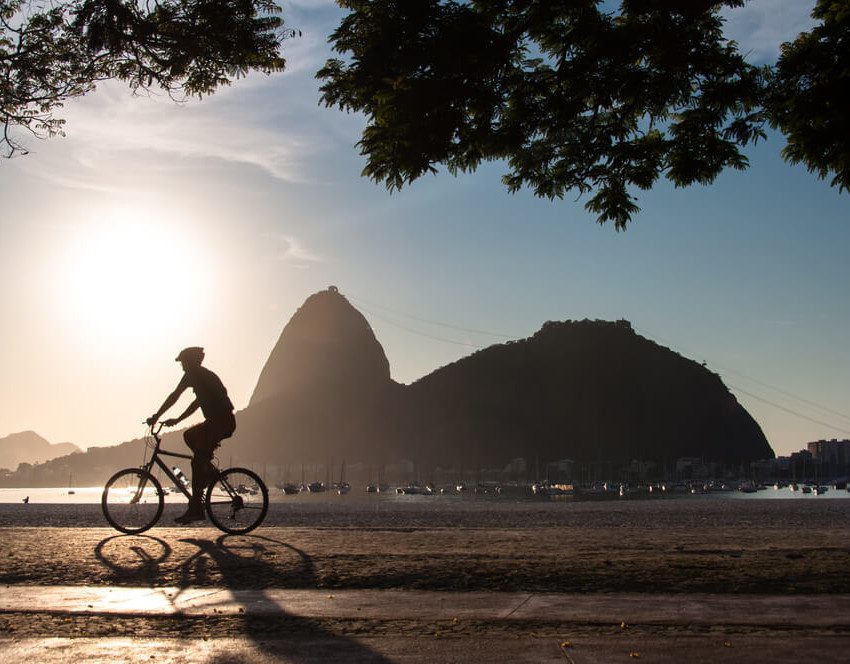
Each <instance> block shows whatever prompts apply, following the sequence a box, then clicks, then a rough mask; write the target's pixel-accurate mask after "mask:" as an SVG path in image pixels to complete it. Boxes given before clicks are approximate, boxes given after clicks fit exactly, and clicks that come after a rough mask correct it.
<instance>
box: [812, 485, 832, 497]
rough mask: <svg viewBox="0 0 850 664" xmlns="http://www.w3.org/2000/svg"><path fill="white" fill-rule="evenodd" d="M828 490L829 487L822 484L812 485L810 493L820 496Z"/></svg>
mask: <svg viewBox="0 0 850 664" xmlns="http://www.w3.org/2000/svg"><path fill="white" fill-rule="evenodd" d="M828 490H829V487H826V486H823V485H815V486H813V487H812V493H813V494H815V495H816V496H821V495H823V494H825V493H826V492H827V491H828Z"/></svg>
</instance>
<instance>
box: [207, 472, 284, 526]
mask: <svg viewBox="0 0 850 664" xmlns="http://www.w3.org/2000/svg"><path fill="white" fill-rule="evenodd" d="M206 507H207V514H208V515H209V517H210V521H212V522H213V523H214V524H215V526H216V527H217V528H219V529H220V530H223V531H224V532H226V533H230V534H231V535H242V534H244V533H247V532H250V531H252V530H254V528H256V527H257V526H259V525H260V524H261V523H262V522H263V519H265V518H266V512H268V510H269V490H268V489H267V488H266V485H265V484H263V480H261V479H260V477H259V475H257V474H256V473H255V472H253V471H251V470H248V469H247V468H228V469H227V470H223V471H221V473H219V475H218V478H217V479H216V480H215V481H214V482H213V483H212V484H210V485H209V487H208V488H207V499H206Z"/></svg>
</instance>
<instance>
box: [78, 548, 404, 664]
mask: <svg viewBox="0 0 850 664" xmlns="http://www.w3.org/2000/svg"><path fill="white" fill-rule="evenodd" d="M178 542H179V543H180V544H186V545H190V546H192V547H194V548H195V551H194V552H193V553H192V554H191V555H190V556H188V557H187V558H186V559H185V560H183V561H181V562H179V563H177V570H176V571H177V579H178V582H177V584H176V585H177V586H178V591H177V593H176V594H175V596H174V598H172V601H174V600H176V599H177V598H179V596H180V594H181V590H180V589H185V588H192V587H198V586H212V585H214V586H215V587H216V588H219V589H221V588H224V589H229V590H234V591H235V590H241V589H245V588H246V587H253V588H255V589H257V592H256V593H254V595H253V597H252V602H251V607H250V608H251V609H253V610H252V611H249V610H248V607H245V611H244V612H240V613H239V614H238V615H234V616H228V620H232V621H238V625H237V626H236V628H235V629H236V631H238V634H239V636H242V637H247V638H248V639H250V640H251V641H252V642H253V644H254V646H255V648H257V649H258V650H259V651H260V652H261V653H262V654H263V655H264V656H265V657H266V658H269V659H271V660H272V661H274V660H275V659H280V660H281V661H286V662H293V663H303V664H306V663H307V662H316V661H320V660H324V659H326V657H322V656H321V654H320V653H318V652H316V650H315V649H314V648H311V647H309V643H312V644H316V643H321V644H322V649H323V650H326V651H327V652H328V654H331V653H332V654H333V657H334V658H341V659H342V660H345V661H353V662H372V663H374V664H384V663H387V664H388V663H389V661H390V660H388V659H386V658H385V657H384V656H382V655H381V654H379V653H377V652H375V651H374V650H371V649H370V648H368V647H366V646H364V645H363V644H362V643H360V642H359V641H357V640H355V639H352V638H348V637H346V636H343V635H340V634H338V633H335V632H333V631H331V630H329V629H328V628H327V627H326V626H324V625H323V624H321V622H319V621H317V620H314V619H308V618H302V617H299V616H295V615H291V614H287V613H284V612H283V611H281V610H279V608H278V605H277V603H276V602H274V601H273V600H272V599H271V598H269V597H267V596H266V595H265V594H264V593H263V588H269V587H278V588H279V587H281V586H284V587H285V586H287V585H293V584H294V583H296V582H297V585H298V586H299V587H301V588H316V586H317V583H316V581H317V579H316V575H315V571H314V567H313V562H312V560H311V559H310V557H309V556H308V555H307V554H306V553H304V552H303V551H301V550H300V549H297V548H296V547H293V546H292V545H290V544H287V543H285V542H281V541H278V540H275V539H272V538H269V537H264V536H260V535H245V536H233V535H221V536H219V537H218V538H216V539H215V540H211V539H205V538H183V539H180V540H178ZM282 550H283V551H285V552H286V553H288V554H290V555H292V556H293V557H294V560H295V561H296V562H295V564H294V565H291V566H288V567H287V568H286V569H285V570H282V569H281V568H280V567H278V568H275V566H273V565H272V564H270V563H269V562H268V559H270V558H271V559H273V558H275V557H277V556H279V555H280V553H281V551H282ZM94 553H95V556H96V557H97V559H98V560H99V561H100V562H101V563H102V564H103V565H105V566H106V567H107V568H109V570H110V571H111V572H112V574H113V578H114V580H115V581H116V582H117V583H121V584H124V585H126V584H128V582H133V583H139V584H144V585H150V586H157V585H165V584H164V583H163V582H164V581H166V580H167V579H168V578H170V577H171V573H165V572H164V570H163V567H164V565H165V564H166V563H168V562H171V563H172V564H174V562H175V561H170V560H169V559H170V558H171V557H172V556H173V555H174V551H173V547H172V546H170V545H169V544H168V543H167V542H165V541H164V540H162V539H159V538H157V537H150V536H138V535H136V536H128V535H118V536H113V537H108V538H106V539H104V540H102V541H101V542H99V543H98V544H97V546H96V547H95V551H94ZM276 577H278V578H277V579H276ZM281 577H282V578H281ZM275 580H277V581H278V583H274V582H275ZM246 581H247V583H246ZM176 619H177V620H180V619H181V618H180V617H179V616H178V617H177V618H176ZM187 629H191V625H190V624H189V623H187ZM230 629H231V630H232V629H234V626H233V625H232V624H231V625H230ZM197 636H198V635H194V634H187V635H186V638H189V639H191V638H194V637H197ZM302 637H309V643H308V642H307V641H305V639H304V638H302ZM268 641H273V645H272V644H269V643H267V642H268ZM249 661H251V662H253V661H254V660H253V659H252V658H251V656H250V654H249V655H242V654H232V655H231V654H219V655H214V656H212V658H211V659H210V660H209V663H210V664H242V663H243V662H244V663H245V664H247V663H248V662H249Z"/></svg>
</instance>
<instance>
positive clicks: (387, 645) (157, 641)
mask: <svg viewBox="0 0 850 664" xmlns="http://www.w3.org/2000/svg"><path fill="white" fill-rule="evenodd" d="M0 621H2V626H3V627H4V629H3V630H2V631H0V652H2V653H3V654H4V661H10V662H19V661H20V662H23V661H32V662H45V663H47V664H51V663H53V662H56V663H58V662H67V661H85V662H109V663H110V664H111V663H112V662H138V661H143V660H146V661H154V660H156V661H159V662H163V661H165V662H210V663H212V664H237V663H240V662H246V663H247V662H251V663H252V664H254V663H266V662H293V663H298V664H308V663H309V664H311V663H313V662H329V661H331V662H332V661H345V662H354V663H357V662H380V663H385V662H386V663H389V662H400V663H408V662H432V661H433V662H473V661H474V662H480V661H503V662H547V661H552V662H555V661H560V662H564V661H567V662H572V663H573V664H579V663H585V662H616V661H623V662H630V661H635V660H641V661H651V662H682V661H688V662H689V664H698V663H699V662H706V663H707V662H712V663H715V662H747V663H748V664H750V663H752V662H773V661H779V660H781V659H791V660H792V661H817V662H846V661H847V659H848V658H847V654H848V652H850V595H807V596H775V595H774V596H745V595H645V594H622V593H621V594H596V595H593V594H581V595H576V594H539V593H521V592H518V593H498V592H430V591H398V590H342V591H319V590H279V589H269V590H229V589H225V588H209V587H208V588H128V587H94V586H60V587H40V586H6V587H2V588H0ZM187 634H191V636H189V637H187Z"/></svg>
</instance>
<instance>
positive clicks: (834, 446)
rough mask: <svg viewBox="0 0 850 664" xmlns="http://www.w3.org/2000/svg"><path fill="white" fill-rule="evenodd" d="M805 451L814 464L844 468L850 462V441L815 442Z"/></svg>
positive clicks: (807, 446)
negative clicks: (810, 456)
mask: <svg viewBox="0 0 850 664" xmlns="http://www.w3.org/2000/svg"><path fill="white" fill-rule="evenodd" d="M806 449H807V450H808V451H809V453H810V454H811V455H812V459H814V460H815V461H816V462H818V463H820V464H824V465H830V466H846V465H847V462H848V461H850V440H847V439H844V440H836V439H835V438H833V439H832V440H816V441H814V442H811V443H808V444H807V445H806Z"/></svg>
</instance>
